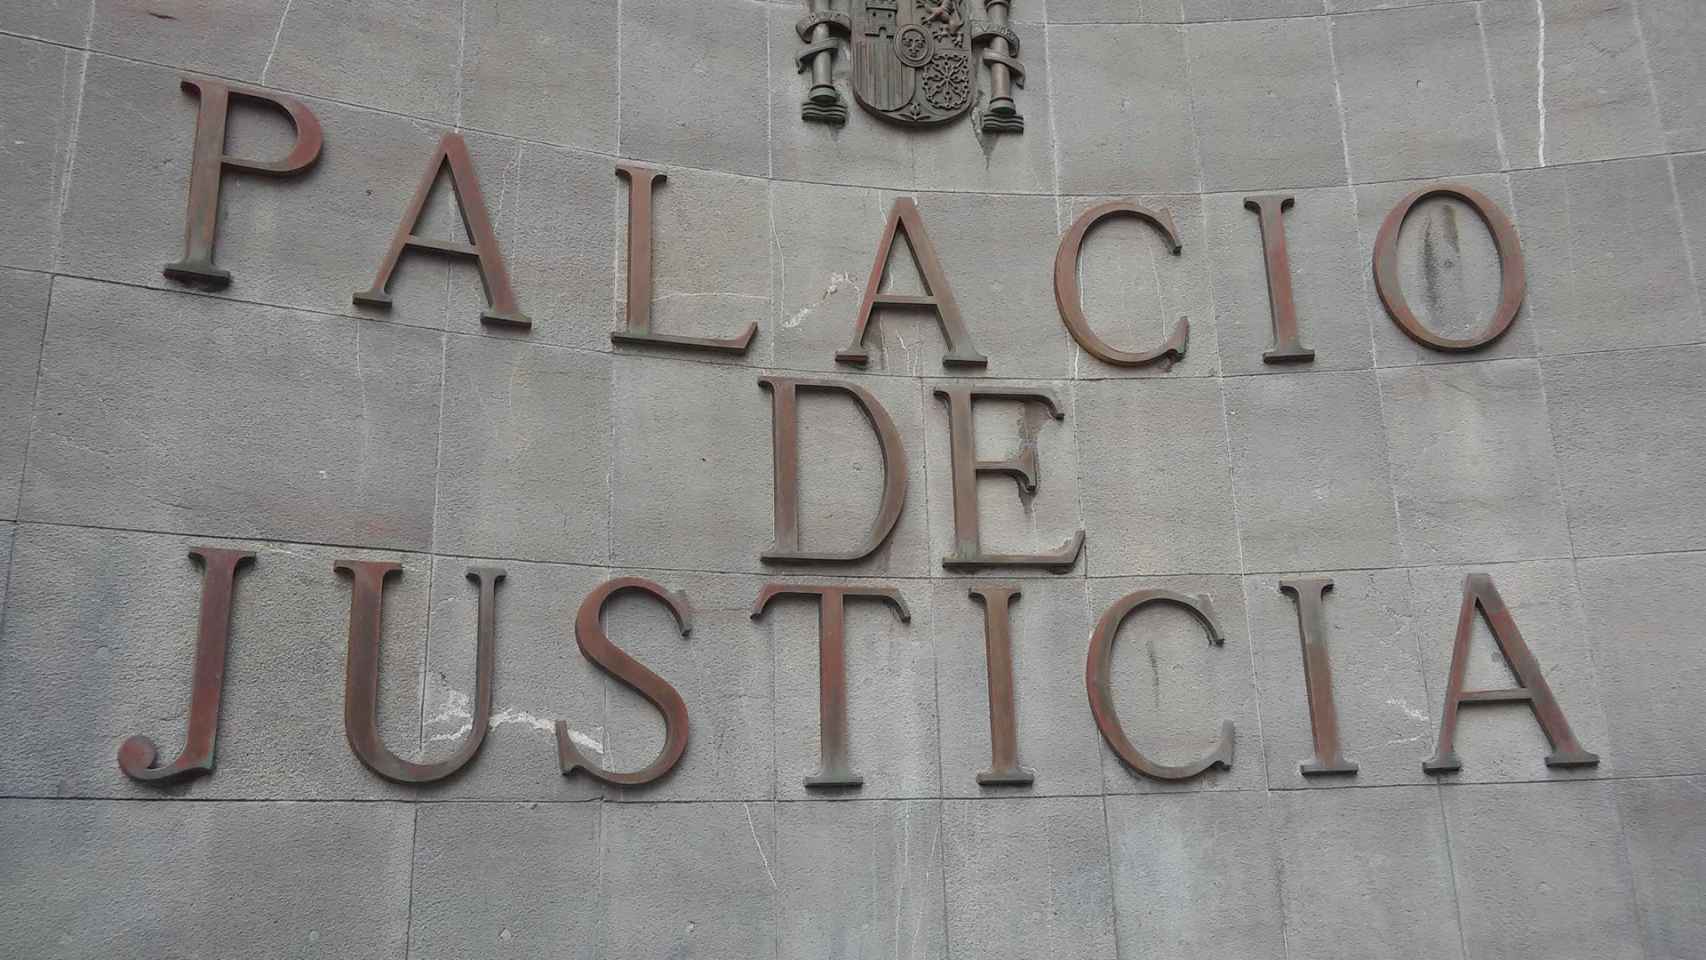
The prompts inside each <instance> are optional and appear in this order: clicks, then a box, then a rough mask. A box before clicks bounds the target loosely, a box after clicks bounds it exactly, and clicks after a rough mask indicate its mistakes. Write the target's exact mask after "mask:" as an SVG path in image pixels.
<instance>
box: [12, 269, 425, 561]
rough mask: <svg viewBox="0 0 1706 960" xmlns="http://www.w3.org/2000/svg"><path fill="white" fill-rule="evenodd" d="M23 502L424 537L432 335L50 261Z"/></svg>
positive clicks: (381, 537)
mask: <svg viewBox="0 0 1706 960" xmlns="http://www.w3.org/2000/svg"><path fill="white" fill-rule="evenodd" d="M48 327H49V329H51V330H52V331H53V334H52V336H51V337H50V338H49V339H50V345H49V346H48V348H47V349H46V350H45V352H44V355H43V358H42V374H41V383H40V386H39V399H38V401H37V407H36V411H37V415H36V423H35V427H34V436H33V440H32V441H31V446H30V464H29V467H28V471H27V472H26V475H25V477H24V494H23V503H22V506H21V508H20V512H21V513H22V514H23V515H24V516H27V517H29V518H31V519H37V520H48V521H59V522H73V523H84V524H101V525H105V526H115V527H133V528H134V527H141V528H152V529H159V530H167V531H174V532H182V533H196V534H200V535H202V536H254V537H272V538H277V539H283V540H298V541H310V542H317V543H347V544H357V545H362V546H374V547H397V548H405V549H408V548H413V549H425V548H426V547H427V545H428V544H429V542H430V536H431V530H430V520H429V517H430V516H431V512H432V511H431V505H432V496H433V495H432V475H433V474H432V470H433V463H434V461H435V458H436V455H437V442H436V441H437V432H438V431H437V426H438V400H439V376H440V365H441V353H442V350H441V347H440V343H439V340H440V335H439V334H435V333H431V332H427V331H422V330H412V329H408V328H405V327H400V326H397V325H393V324H383V323H373V322H370V321H361V320H345V319H336V318H328V317H320V316H314V315H310V314H301V313H294V312H291V311H287V310H277V309H273V308H270V307H255V306H236V305H222V304H221V302H220V301H218V300H215V299H212V298H208V297H196V296H186V295H183V294H174V293H164V292H157V291H145V290H136V289H128V288H124V287H118V286H112V285H108V284H100V283H90V282H86V281H79V280H65V279H61V280H59V281H57V283H56V290H55V296H54V302H53V307H52V312H51V314H50V316H49V318H48Z"/></svg>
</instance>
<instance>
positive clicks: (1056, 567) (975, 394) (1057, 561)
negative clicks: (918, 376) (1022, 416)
mask: <svg viewBox="0 0 1706 960" xmlns="http://www.w3.org/2000/svg"><path fill="white" fill-rule="evenodd" d="M936 396H938V397H942V398H943V399H945V400H946V401H947V403H948V448H949V450H950V462H951V464H952V470H953V482H954V554H953V556H950V557H944V558H943V559H942V566H943V567H945V568H947V569H949V570H977V569H980V568H983V567H1030V566H1037V567H1045V568H1047V569H1050V570H1053V571H1054V572H1055V573H1065V572H1067V571H1068V570H1071V569H1072V565H1073V563H1075V562H1077V560H1078V553H1079V551H1080V550H1082V549H1084V531H1083V530H1079V531H1078V532H1077V533H1075V534H1073V535H1072V538H1071V539H1070V540H1068V541H1067V542H1066V543H1065V544H1063V545H1062V546H1061V548H1060V549H1059V550H1056V551H1054V552H1053V553H1018V554H1013V553H984V552H983V547H982V543H981V540H980V538H979V535H978V522H977V478H978V477H979V476H980V475H982V474H985V473H993V474H1000V475H1002V476H1008V477H1012V478H1013V481H1014V482H1015V483H1017V484H1018V485H1019V488H1020V489H1021V490H1023V491H1025V492H1026V493H1027V494H1033V493H1036V492H1037V449H1036V446H1035V444H1031V443H1027V444H1025V445H1024V446H1023V447H1022V448H1021V449H1020V451H1019V452H1018V453H1017V454H1016V455H1014V456H1013V457H1010V458H1008V459H1006V460H979V459H978V458H977V434H976V432H975V428H974V426H973V422H972V404H973V403H974V402H975V401H976V400H978V399H980V398H988V399H991V400H1017V401H1019V402H1021V403H1035V404H1038V405H1040V406H1041V407H1042V408H1043V409H1045V410H1047V411H1048V413H1049V416H1051V417H1053V418H1054V419H1056V420H1064V419H1066V415H1065V414H1063V413H1061V412H1060V408H1059V407H1058V406H1056V405H1055V402H1054V395H1053V394H1051V393H1049V392H1047V391H1046V390H1007V389H1001V388H983V387H940V388H937V390H936Z"/></svg>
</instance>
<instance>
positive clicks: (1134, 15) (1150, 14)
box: [1048, 0, 1184, 24]
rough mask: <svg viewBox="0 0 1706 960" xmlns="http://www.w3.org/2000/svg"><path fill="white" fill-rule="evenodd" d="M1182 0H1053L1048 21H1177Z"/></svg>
mask: <svg viewBox="0 0 1706 960" xmlns="http://www.w3.org/2000/svg"><path fill="white" fill-rule="evenodd" d="M1182 2H1183V0H1054V2H1053V3H1051V4H1049V5H1048V18H1049V22H1051V23H1097V24H1108V23H1178V22H1179V21H1180V20H1182V19H1183V17H1184V14H1183V13H1182V8H1181V3H1182Z"/></svg>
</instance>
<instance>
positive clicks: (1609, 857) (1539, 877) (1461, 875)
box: [1440, 783, 1646, 960]
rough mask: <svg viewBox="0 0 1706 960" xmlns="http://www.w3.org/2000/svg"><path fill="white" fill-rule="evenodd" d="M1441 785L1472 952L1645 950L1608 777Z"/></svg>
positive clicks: (1613, 953) (1517, 959)
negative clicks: (1585, 780)
mask: <svg viewBox="0 0 1706 960" xmlns="http://www.w3.org/2000/svg"><path fill="white" fill-rule="evenodd" d="M1440 794H1441V797H1442V798H1443V800H1444V806H1445V819H1446V824H1447V826H1448V828H1449V830H1450V838H1451V862H1452V872H1453V874H1454V875H1455V877H1456V881H1457V903H1458V911H1459V915H1460V916H1461V917H1462V919H1463V945H1464V948H1465V949H1466V950H1467V951H1468V953H1469V955H1470V956H1475V957H1481V956H1486V957H1510V958H1512V960H1527V958H1541V957H1560V956H1573V957H1606V958H1615V960H1638V958H1640V957H1644V956H1646V953H1645V952H1644V951H1643V950H1642V948H1641V934H1640V929H1639V927H1640V924H1639V923H1638V921H1637V920H1636V912H1637V909H1636V906H1635V899H1634V885H1633V881H1632V878H1631V876H1630V865H1629V858H1628V854H1627V852H1626V851H1625V848H1624V843H1623V835H1622V829H1621V824H1620V823H1619V821H1618V816H1617V800H1616V787H1615V786H1614V785H1612V784H1609V783H1503V784H1496V785H1486V786H1458V787H1443V788H1441V791H1440Z"/></svg>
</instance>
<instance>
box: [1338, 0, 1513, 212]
mask: <svg viewBox="0 0 1706 960" xmlns="http://www.w3.org/2000/svg"><path fill="white" fill-rule="evenodd" d="M1332 31H1333V54H1334V58H1335V61H1336V62H1337V64H1338V71H1339V91H1340V94H1341V95H1342V97H1343V101H1344V117H1345V136H1346V138H1347V146H1348V148H1349V153H1350V163H1351V179H1352V180H1353V181H1354V182H1356V183H1366V182H1369V181H1376V180H1401V179H1411V178H1419V177H1442V176H1452V177H1456V176H1461V175H1463V174H1467V173H1483V172H1487V171H1491V170H1498V169H1500V168H1501V166H1502V165H1503V164H1502V158H1501V156H1500V151H1499V139H1498V130H1497V123H1496V122H1495V120H1494V113H1495V111H1494V106H1493V97H1492V91H1491V90H1489V89H1488V84H1487V68H1486V61H1485V58H1484V56H1483V52H1484V48H1483V47H1482V43H1481V28H1480V22H1479V18H1478V16H1477V14H1476V10H1475V8H1474V7H1471V6H1468V5H1466V4H1461V3H1448V4H1439V5H1428V6H1423V7H1420V8H1417V9H1413V10H1387V11H1382V12H1379V13H1371V14H1369V15H1367V16H1358V17H1336V18H1334V19H1333V22H1332Z"/></svg>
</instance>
